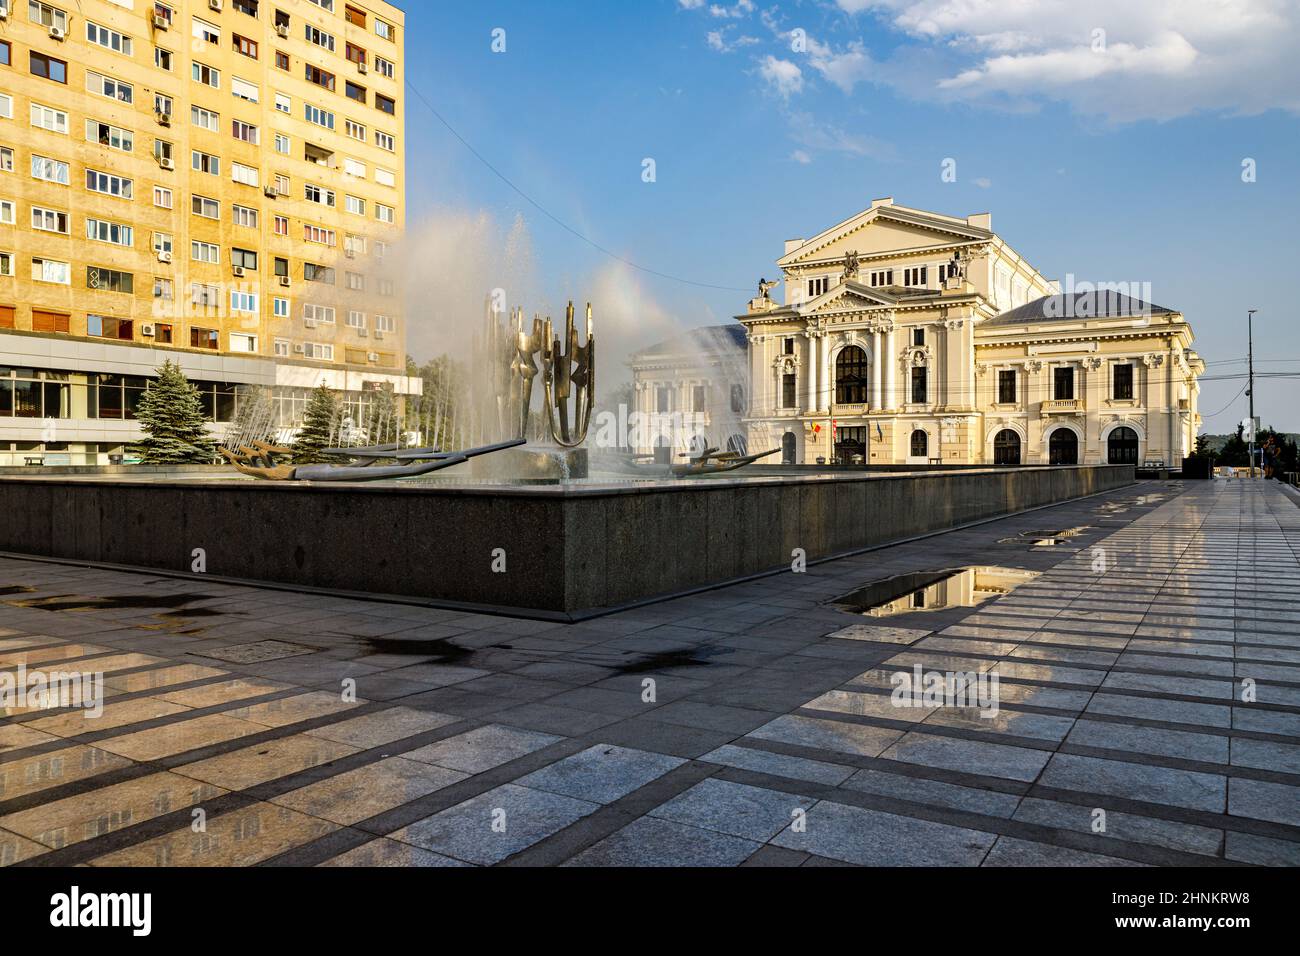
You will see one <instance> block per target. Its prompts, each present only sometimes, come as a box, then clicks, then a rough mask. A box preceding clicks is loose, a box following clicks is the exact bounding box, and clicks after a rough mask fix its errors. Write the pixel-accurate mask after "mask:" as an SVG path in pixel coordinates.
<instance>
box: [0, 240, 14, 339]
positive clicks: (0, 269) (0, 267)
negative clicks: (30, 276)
mask: <svg viewBox="0 0 1300 956" xmlns="http://www.w3.org/2000/svg"><path fill="white" fill-rule="evenodd" d="M13 274H14V257H13V253H11V252H0V276H12V275H13ZM7 327H8V328H11V329H12V328H13V326H12V325H10V326H7Z"/></svg>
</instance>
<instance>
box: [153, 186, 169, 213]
mask: <svg viewBox="0 0 1300 956" xmlns="http://www.w3.org/2000/svg"><path fill="white" fill-rule="evenodd" d="M153 204H154V205H155V206H157V207H158V208H159V209H171V208H172V206H173V205H174V203H173V202H172V191H171V190H170V189H168V188H167V187H165V186H155V187H154V188H153Z"/></svg>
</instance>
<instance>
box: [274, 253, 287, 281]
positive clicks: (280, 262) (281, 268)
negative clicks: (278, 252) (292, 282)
mask: <svg viewBox="0 0 1300 956" xmlns="http://www.w3.org/2000/svg"><path fill="white" fill-rule="evenodd" d="M272 270H273V271H274V272H275V274H276V275H277V276H279V277H282V278H285V279H287V278H289V260H288V259H286V258H284V257H283V256H276V257H275V263H274V265H273V266H272Z"/></svg>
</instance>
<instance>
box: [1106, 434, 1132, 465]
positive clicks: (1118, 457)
mask: <svg viewBox="0 0 1300 956" xmlns="http://www.w3.org/2000/svg"><path fill="white" fill-rule="evenodd" d="M1106 450H1107V461H1109V462H1110V463H1111V464H1112V465H1136V464H1137V463H1138V433H1137V432H1135V431H1134V430H1133V429H1131V428H1129V427H1128V426H1126V425H1121V426H1120V427H1119V428H1116V429H1115V430H1114V431H1112V432H1111V433H1110V437H1109V438H1107V439H1106Z"/></svg>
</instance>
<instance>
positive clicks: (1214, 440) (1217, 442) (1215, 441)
mask: <svg viewBox="0 0 1300 956" xmlns="http://www.w3.org/2000/svg"><path fill="white" fill-rule="evenodd" d="M1234 434H1235V432H1234ZM1278 434H1279V435H1282V436H1284V437H1285V438H1287V439H1289V440H1291V441H1293V442H1296V443H1300V433H1295V432H1292V433H1290V434H1287V433H1286V432H1278ZM1205 437H1206V438H1207V439H1209V441H1208V444H1209V447H1210V451H1212V452H1220V451H1223V446H1224V445H1226V444H1227V443H1228V439H1229V438H1231V437H1232V435H1206V436H1205Z"/></svg>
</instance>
